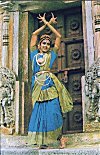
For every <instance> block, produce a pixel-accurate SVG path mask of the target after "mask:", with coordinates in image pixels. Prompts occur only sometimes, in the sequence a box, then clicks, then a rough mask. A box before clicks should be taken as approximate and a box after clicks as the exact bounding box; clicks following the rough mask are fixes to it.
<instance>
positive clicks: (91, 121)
mask: <svg viewBox="0 0 100 155" xmlns="http://www.w3.org/2000/svg"><path fill="white" fill-rule="evenodd" d="M44 12H45V13H46V17H47V20H48V21H49V19H50V16H51V12H53V13H54V15H55V17H57V24H55V25H54V26H55V27H56V28H57V29H58V31H59V32H60V33H61V35H62V40H61V47H60V50H59V52H58V58H57V60H56V63H55V64H54V66H53V69H52V72H53V73H54V74H55V75H56V76H57V77H58V78H59V80H60V81H61V82H62V83H63V84H64V85H65V87H66V88H67V89H68V90H69V92H70V93H71V96H72V98H73V102H74V108H73V110H72V111H71V112H69V113H66V114H64V125H63V131H62V133H63V134H64V135H68V134H75V133H76V134H78V133H82V134H84V135H85V133H91V134H92V135H93V134H95V135H97V137H98V135H99V131H100V1H99V0H95V1H87V0H84V1H81V0H72V1H67V0H64V1H53V2H52V1H3V2H1V3H0V106H1V132H2V133H3V134H7V135H16V136H17V135H26V136H27V135H28V123H29V118H30V114H31V111H32V96H31V74H32V72H31V62H30V57H29V53H30V50H29V45H30V39H31V35H32V32H33V31H34V30H35V29H37V28H38V27H40V26H41V23H39V21H38V19H37V16H38V14H41V15H42V14H43V13H44ZM45 32H46V33H48V34H49V35H51V37H52V44H53V40H54V36H53V34H52V32H51V31H50V30H49V29H47V28H46V29H45ZM45 32H44V33H45Z"/></svg>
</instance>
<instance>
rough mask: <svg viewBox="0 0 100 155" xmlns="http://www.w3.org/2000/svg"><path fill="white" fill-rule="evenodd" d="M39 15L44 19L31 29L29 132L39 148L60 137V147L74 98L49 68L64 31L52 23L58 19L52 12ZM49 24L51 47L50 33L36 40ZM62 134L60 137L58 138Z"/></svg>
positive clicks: (62, 143)
mask: <svg viewBox="0 0 100 155" xmlns="http://www.w3.org/2000/svg"><path fill="white" fill-rule="evenodd" d="M38 19H39V20H40V21H41V22H43V23H44V25H43V26H42V27H40V28H39V29H37V30H36V31H35V32H33V33H32V38H31V42H30V51H31V52H30V58H31V61H32V104H33V110H32V114H31V118H30V122H29V133H31V134H32V135H33V137H34V140H33V141H34V143H36V144H38V145H39V146H40V148H47V147H48V145H49V144H50V143H53V142H55V141H56V140H57V139H59V140H60V142H61V146H60V148H64V147H65V143H64V142H66V140H64V137H62V136H59V135H61V129H62V125H63V117H62V113H63V112H68V111H71V110H72V108H73V102H72V98H71V97H70V94H69V92H68V91H67V89H66V88H65V87H64V85H63V84H62V83H61V82H60V81H59V80H58V78H57V77H56V76H55V75H54V74H52V73H51V72H50V69H51V68H52V65H53V63H54V61H55V59H56V57H57V51H58V50H59V48H60V42H61V35H60V33H59V32H58V31H57V30H56V29H55V28H54V27H53V26H52V25H51V24H52V23H56V18H55V17H54V15H53V13H52V17H51V19H50V21H49V22H48V21H46V18H45V13H44V15H43V16H41V15H39V17H38ZM46 26H48V28H49V29H50V30H51V31H52V32H53V33H54V34H55V36H56V39H55V44H54V47H53V49H52V50H51V37H50V36H49V35H47V34H44V35H42V36H41V37H40V40H39V42H38V44H37V40H38V35H39V34H40V32H41V31H43V30H44V29H45V28H46ZM59 137H60V138H59Z"/></svg>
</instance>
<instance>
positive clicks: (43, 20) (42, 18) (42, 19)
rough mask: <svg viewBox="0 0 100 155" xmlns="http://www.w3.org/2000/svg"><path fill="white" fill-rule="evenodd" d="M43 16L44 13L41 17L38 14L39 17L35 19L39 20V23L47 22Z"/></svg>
mask: <svg viewBox="0 0 100 155" xmlns="http://www.w3.org/2000/svg"><path fill="white" fill-rule="evenodd" d="M45 14H46V13H44V15H43V16H41V15H40V14H39V17H37V18H38V19H39V20H40V22H44V23H46V22H47V21H46V19H45Z"/></svg>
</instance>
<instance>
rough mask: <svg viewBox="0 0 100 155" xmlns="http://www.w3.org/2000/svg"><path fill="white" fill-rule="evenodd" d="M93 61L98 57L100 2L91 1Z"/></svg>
mask: <svg viewBox="0 0 100 155" xmlns="http://www.w3.org/2000/svg"><path fill="white" fill-rule="evenodd" d="M93 19H94V46H95V60H96V59H97V58H98V57H100V1H99V0H95V1H93Z"/></svg>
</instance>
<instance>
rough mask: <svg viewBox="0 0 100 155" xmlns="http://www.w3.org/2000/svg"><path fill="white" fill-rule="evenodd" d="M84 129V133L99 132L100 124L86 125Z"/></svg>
mask: <svg viewBox="0 0 100 155" xmlns="http://www.w3.org/2000/svg"><path fill="white" fill-rule="evenodd" d="M84 129H85V131H86V132H96V131H100V122H91V123H86V124H85V126H84Z"/></svg>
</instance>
